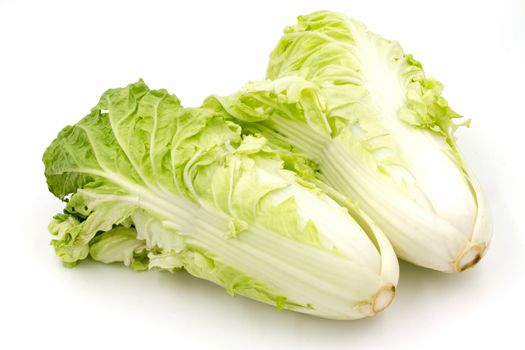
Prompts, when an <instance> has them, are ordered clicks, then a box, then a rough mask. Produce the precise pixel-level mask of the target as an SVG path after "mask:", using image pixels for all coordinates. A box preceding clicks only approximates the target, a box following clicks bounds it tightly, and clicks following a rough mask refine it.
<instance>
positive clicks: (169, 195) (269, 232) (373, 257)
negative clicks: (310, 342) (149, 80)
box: [44, 81, 398, 319]
mask: <svg viewBox="0 0 525 350" xmlns="http://www.w3.org/2000/svg"><path fill="white" fill-rule="evenodd" d="M292 158H293V157H292ZM292 158H289V159H292ZM44 163H45V166H46V170H45V174H46V178H47V182H48V185H49V189H50V191H51V192H52V193H53V194H55V195H56V196H57V197H59V198H61V199H64V200H66V201H67V205H66V208H65V210H64V213H63V214H59V215H57V216H56V217H55V218H54V220H53V221H52V222H51V224H50V230H51V232H52V233H53V234H54V235H56V239H55V240H54V241H53V245H54V247H55V250H56V253H57V254H58V255H59V256H60V258H61V259H62V260H63V261H64V263H66V264H67V265H75V264H76V263H77V262H78V261H80V260H83V259H85V258H87V257H88V256H91V258H93V259H94V260H97V261H101V262H104V263H113V262H122V263H124V264H125V265H127V266H130V267H132V268H134V269H136V270H144V269H152V268H156V269H161V270H168V271H175V270H179V269H185V270H187V271H188V272H189V273H191V274H192V275H194V276H197V277H199V278H203V279H206V280H209V281H212V282H214V283H216V284H218V285H220V286H222V287H224V288H225V289H226V290H227V291H228V293H230V294H231V295H234V294H240V295H244V296H246V297H249V298H252V299H255V300H259V301H261V302H264V303H268V304H272V305H275V306H276V307H277V308H279V309H288V310H294V311H298V312H303V313H307V314H312V315H315V316H320V317H326V318H333V319H356V318H361V317H365V316H371V315H373V314H375V313H377V312H379V311H382V310H383V309H384V308H386V307H387V306H388V305H389V304H390V302H391V301H392V298H393V297H394V294H395V286H396V285H397V280H398V265H397V258H396V256H395V254H394V251H393V249H392V247H391V246H390V243H389V242H388V240H387V238H386V237H385V236H384V235H383V234H382V232H381V231H380V230H379V229H378V228H377V227H376V226H375V225H374V224H373V223H372V222H371V221H370V220H369V219H368V218H367V217H366V215H364V214H362V213H359V212H358V211H357V210H353V211H349V210H347V209H345V208H344V207H342V206H340V205H339V204H337V203H336V202H335V201H334V200H332V199H331V198H330V197H328V196H327V195H326V194H324V193H323V191H321V190H320V189H319V188H317V187H316V186H314V185H312V184H311V183H308V182H305V181H303V180H301V179H299V178H298V177H297V176H296V175H295V173H293V172H292V171H290V170H285V169H284V168H283V161H282V160H281V159H280V158H279V155H278V154H277V153H275V152H274V151H273V150H272V149H270V148H269V147H268V146H267V142H266V140H265V139H264V138H261V137H253V136H245V137H242V136H241V129H240V127H239V126H238V125H237V124H235V123H233V122H232V121H229V120H226V119H225V118H224V117H223V115H221V114H220V113H217V112H215V111H213V110H209V109H206V108H195V109H189V108H182V107H181V106H180V103H179V100H178V99H177V98H176V97H175V96H173V95H169V94H168V93H167V92H166V91H165V90H149V89H148V87H147V86H146V85H145V84H144V83H143V82H142V81H140V82H138V83H136V84H132V85H130V86H128V87H126V88H123V89H112V90H109V91H107V92H106V93H105V94H104V95H103V96H102V98H101V100H100V102H99V104H98V105H97V106H96V107H94V108H93V109H92V111H91V113H90V114H89V115H87V116H86V117H85V118H84V119H82V120H81V121H80V122H78V123H77V124H75V125H74V126H67V127H66V128H64V129H63V130H62V131H61V132H60V134H59V135H58V137H57V139H56V140H54V141H53V142H52V144H51V145H50V146H49V148H48V149H47V150H46V152H45V154H44ZM349 212H351V213H352V215H350V213H349Z"/></svg>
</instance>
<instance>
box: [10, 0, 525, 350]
mask: <svg viewBox="0 0 525 350" xmlns="http://www.w3.org/2000/svg"><path fill="white" fill-rule="evenodd" d="M318 9H332V10H338V11H342V12H344V13H346V14H347V15H350V16H352V17H355V18H358V19H360V20H362V21H364V22H365V23H366V24H367V25H368V27H369V28H370V29H371V30H373V31H375V32H377V33H380V34H382V35H384V36H386V37H388V38H393V39H396V40H398V41H400V42H401V44H402V45H403V47H404V49H405V51H406V52H408V53H413V54H414V55H415V57H416V58H418V59H419V60H421V61H422V62H423V64H424V66H425V70H426V72H427V74H428V75H430V76H434V77H437V78H438V79H440V80H441V81H443V82H444V83H445V96H446V98H447V99H448V100H449V102H450V104H451V105H452V106H453V107H454V108H455V109H456V110H457V111H458V112H459V113H461V114H464V115H466V116H467V117H470V118H472V119H473V123H472V127H471V128H470V129H469V130H461V131H460V132H459V133H458V136H459V146H460V148H461V150H462V151H463V153H464V155H465V158H466V159H467V161H468V163H469V165H470V166H471V167H472V168H473V170H474V172H475V173H476V174H477V176H478V178H479V180H480V182H481V183H482V185H483V187H484V189H485V192H486V196H487V198H488V202H489V204H490V206H491V210H492V213H493V217H494V226H495V238H494V240H493V244H492V246H491V248H490V250H489V252H488V254H487V256H486V257H485V258H484V260H482V262H481V263H480V264H479V265H478V266H477V267H476V268H475V269H473V270H471V271H468V272H465V273H463V274H458V275H446V274H442V273H438V272H432V271H428V270H424V269H421V268H417V267H415V266H412V265H409V264H406V263H401V278H400V282H399V288H398V295H397V297H396V299H395V300H394V303H393V304H392V305H391V307H389V308H388V309H387V310H386V311H385V312H384V313H382V314H380V315H378V316H376V317H373V318H369V319H365V320H361V321H353V322H337V321H328V320H322V319H316V318H313V317H309V316H304V315H300V314H295V313H292V312H277V311H276V310H275V309H274V308H272V307H269V306H266V305H263V304H259V303H257V302H253V301H250V300H247V299H245V298H242V297H236V298H231V297H230V296H229V295H227V294H226V293H225V292H224V291H223V290H222V289H221V288H219V287H216V286H214V285H212V284H211V283H208V282H205V281H200V280H197V279H195V278H193V277H190V276H189V275H187V274H186V273H184V272H181V273H177V274H169V273H159V272H155V271H150V272H147V273H134V272H132V271H130V270H127V269H125V268H124V267H121V266H117V265H111V266H107V265H103V264H97V263H92V262H86V263H82V264H80V265H79V266H78V267H77V268H75V269H66V268H63V267H62V266H61V264H60V263H59V261H58V259H57V258H56V257H55V256H54V253H53V250H52V248H51V247H50V246H49V240H50V236H49V234H48V233H47V229H46V226H47V223H48V221H49V219H50V218H51V216H52V215H53V214H54V213H56V212H58V211H60V210H61V208H62V205H61V204H60V203H59V201H58V200H57V199H55V198H54V197H53V196H52V195H51V194H50V193H48V192H47V188H46V184H45V179H44V176H43V165H42V163H41V160H40V159H41V155H42V153H43V151H44V149H45V148H46V146H47V145H48V144H49V143H50V141H51V140H52V139H53V138H54V137H55V136H56V134H57V132H58V131H59V130H60V129H61V128H62V127H63V126H65V125H66V124H71V123H75V122H76V121H77V120H79V119H80V118H81V117H83V116H84V115H85V114H86V113H88V111H89V109H90V108H91V106H93V105H94V104H95V103H96V102H97V100H98V97H99V95H100V94H101V93H102V92H103V91H104V90H105V89H107V88H110V87H118V86H124V85H126V84H128V83H130V82H133V81H136V80H137V79H138V78H140V77H142V78H144V79H145V81H146V82H147V83H148V84H149V85H150V87H152V88H161V87H163V88H167V89H168V90H169V91H171V92H173V93H176V94H177V95H178V96H179V98H180V99H181V100H182V101H183V103H184V105H186V106H192V105H197V104H199V103H200V102H201V101H202V99H203V98H204V97H205V96H207V95H208V94H211V93H219V94H227V93H231V92H233V91H235V90H237V89H238V88H239V87H240V86H241V85H243V83H244V82H245V81H247V80H256V79H260V78H262V77H263V76H264V71H265V67H266V62H267V57H268V54H269V53H270V50H271V49H272V48H273V46H274V45H275V44H276V42H277V40H278V39H279V37H280V34H281V31H282V29H283V28H284V26H285V25H289V24H293V23H294V22H295V17H296V16H297V15H300V14H305V13H308V12H310V11H313V10H318ZM524 23H525V1H518V0H516V1H503V0H498V1H442V0H440V1H437V0H436V1H416V0H414V1H385V2H379V1H366V2H365V1H304V0H302V1H284V0H283V1H236V2H233V1H225V0H221V1H184V2H183V1H179V2H176V1H148V2H146V1H144V2H135V1H122V2H114V1H85V2H73V1H62V2H60V1H51V0H48V1H35V2H27V1H4V0H0V133H1V135H0V156H1V157H0V162H1V163H0V164H1V165H0V168H1V170H0V186H1V187H0V190H1V192H0V195H1V197H0V206H1V211H0V217H1V221H0V222H1V226H0V237H1V238H0V244H1V246H0V259H1V262H2V265H1V266H2V269H1V271H2V272H1V277H0V306H1V309H0V323H1V325H0V347H1V348H3V349H19V348H22V347H24V348H26V347H27V348H28V349H31V348H34V347H36V346H39V347H42V348H53V349H106V348H113V349H117V348H119V349H120V348H126V349H135V348H137V349H138V348H141V349H146V348H153V347H159V346H162V347H163V348H170V349H201V348H202V349H205V348H208V349H381V348H387V347H388V349H404V350H407V349H444V348H448V349H456V348H460V347H461V348H463V349H466V348H478V349H480V348H483V349H484V348H501V349H514V348H519V347H520V345H519V344H520V343H521V339H522V337H523V313H525V306H524V305H525V302H524V300H525V297H524V296H525V268H524V267H525V258H524V256H525V246H524V236H525V235H524V231H523V230H524V228H525V226H524V225H523V223H522V222H523V219H524V217H525V204H524V198H525V191H524V186H523V181H524V180H523V178H524V176H523V169H524V161H525V156H524V151H525V142H524V139H525V128H524V127H525V122H524V119H525V112H524V110H525V74H524V72H525V69H524V66H525V38H524V37H525V24H524Z"/></svg>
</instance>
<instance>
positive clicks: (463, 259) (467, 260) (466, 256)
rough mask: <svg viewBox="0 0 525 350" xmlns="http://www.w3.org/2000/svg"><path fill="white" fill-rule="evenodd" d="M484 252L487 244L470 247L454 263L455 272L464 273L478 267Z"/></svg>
mask: <svg viewBox="0 0 525 350" xmlns="http://www.w3.org/2000/svg"><path fill="white" fill-rule="evenodd" d="M484 251H485V244H476V245H468V246H467V247H466V248H465V250H463V252H462V253H461V254H460V255H459V256H458V257H457V258H456V260H455V261H454V264H453V265H454V270H455V271H456V272H462V271H465V270H467V269H469V268H471V267H472V266H474V265H476V264H477V263H478V262H479V261H480V260H481V257H482V256H483V252H484Z"/></svg>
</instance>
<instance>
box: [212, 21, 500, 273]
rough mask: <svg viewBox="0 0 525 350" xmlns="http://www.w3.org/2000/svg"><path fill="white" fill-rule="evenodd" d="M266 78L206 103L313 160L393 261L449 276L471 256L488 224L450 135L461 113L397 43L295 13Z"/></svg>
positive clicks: (354, 26) (359, 27)
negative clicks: (380, 237)
mask: <svg viewBox="0 0 525 350" xmlns="http://www.w3.org/2000/svg"><path fill="white" fill-rule="evenodd" d="M267 78H268V79H269V80H267V81H262V82H254V83H250V84H248V85H247V86H246V87H245V88H244V89H243V90H241V91H240V92H239V93H237V94H234V95H232V96H229V97H214V98H215V99H216V100H218V101H219V102H220V104H222V106H223V107H224V108H225V109H226V110H227V111H228V112H229V113H230V114H231V115H232V116H234V117H236V118H237V119H238V120H239V121H241V122H243V123H244V124H243V126H244V128H245V130H247V131H246V132H252V133H256V134H257V133H260V134H263V135H265V136H266V137H267V138H269V139H270V140H273V142H274V145H275V146H276V147H281V148H282V149H289V147H288V148H287V145H291V146H293V147H294V151H297V152H300V153H302V154H304V155H306V157H308V158H310V159H311V160H313V161H315V162H316V163H317V164H318V166H319V178H320V179H321V180H322V181H324V182H326V183H327V184H329V185H330V186H332V187H334V188H335V189H336V190H338V191H339V192H341V193H342V194H343V195H345V196H347V197H349V198H352V199H354V200H355V201H356V202H357V203H358V205H359V206H360V207H361V208H362V209H363V210H364V211H365V212H366V213H367V214H368V215H369V216H370V217H371V218H372V219H373V220H374V221H375V222H376V224H378V225H379V227H381V229H382V230H383V231H384V232H385V234H386V235H387V236H388V238H389V239H390V241H391V243H392V245H393V246H394V249H395V251H396V253H397V255H398V256H399V257H400V258H402V259H405V260H408V261H410V262H412V263H415V264H418V265H421V266H424V267H428V268H432V269H436V270H440V271H446V272H454V271H463V270H465V269H467V268H469V267H471V266H473V265H474V264H476V263H477V262H478V261H479V260H480V258H481V257H482V256H483V254H484V253H485V251H486V249H487V246H488V244H489V241H490V238H491V235H492V228H491V225H490V222H489V219H488V210H487V208H486V204H485V201H484V198H483V194H482V193H481V190H480V187H479V184H478V182H477V181H476V179H475V178H474V177H473V175H472V173H471V172H470V171H469V170H468V168H467V166H466V165H465V162H464V161H463V159H462V157H461V155H460V153H459V151H458V148H457V146H456V143H455V140H454V137H453V132H454V131H455V129H456V128H457V127H458V125H456V124H454V123H453V122H452V119H453V118H459V117H460V116H459V115H457V114H456V113H455V112H453V111H452V109H451V108H450V107H449V106H448V105H447V101H446V100H445V99H444V98H443V97H442V96H441V91H442V85H441V84H440V83H439V82H438V81H436V80H434V79H427V78H426V77H425V74H424V72H423V69H422V67H421V64H420V63H419V62H418V61H416V60H415V59H413V58H412V56H410V55H405V54H404V53H403V51H402V49H401V47H400V46H399V44H398V43H397V42H395V41H390V40H386V39H384V38H382V37H380V36H378V35H376V34H374V33H371V32H369V31H367V30H366V28H365V26H364V25H363V24H362V23H360V22H358V21H355V20H352V19H349V18H346V17H345V16H343V15H340V14H337V13H332V12H316V13H312V14H310V15H307V16H301V17H299V21H298V24H297V25H295V26H292V27H288V28H286V30H285V34H284V36H283V37H282V39H281V40H280V42H279V44H278V45H277V47H276V48H275V50H274V51H273V53H272V55H271V59H270V64H269V67H268V72H267ZM214 98H210V99H209V100H208V103H209V104H210V105H213V104H214V102H215V101H216V100H214ZM215 107H216V108H217V106H215ZM464 124H468V122H466V123H464Z"/></svg>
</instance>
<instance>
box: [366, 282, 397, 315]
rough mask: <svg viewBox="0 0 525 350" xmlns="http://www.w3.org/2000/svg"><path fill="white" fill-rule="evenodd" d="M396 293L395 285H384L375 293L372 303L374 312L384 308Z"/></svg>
mask: <svg viewBox="0 0 525 350" xmlns="http://www.w3.org/2000/svg"><path fill="white" fill-rule="evenodd" d="M395 295H396V287H394V286H392V285H388V286H384V287H382V288H381V289H379V291H378V292H377V293H376V295H375V297H374V301H373V304H372V310H373V311H374V313H378V312H381V311H383V310H384V309H386V308H387V307H388V306H389V305H390V304H391V303H392V300H394V296H395Z"/></svg>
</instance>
